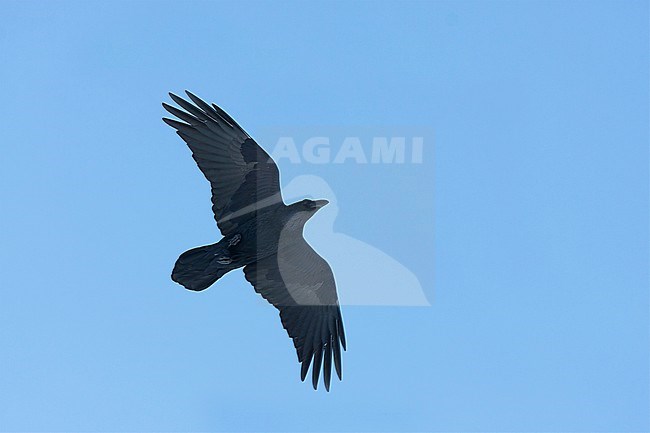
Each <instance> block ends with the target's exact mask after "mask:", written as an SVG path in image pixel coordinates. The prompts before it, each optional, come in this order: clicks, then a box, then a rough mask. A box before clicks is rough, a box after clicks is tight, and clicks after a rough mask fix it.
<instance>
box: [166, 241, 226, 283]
mask: <svg viewBox="0 0 650 433" xmlns="http://www.w3.org/2000/svg"><path fill="white" fill-rule="evenodd" d="M236 267H237V266H236V265H233V263H232V262H231V260H230V258H229V256H228V250H227V249H226V248H222V245H221V244H212V245H206V246H203V247H197V248H192V249H191V250H189V251H185V252H184V253H183V254H181V256H180V257H179V258H178V260H176V264H175V265H174V270H173V271H172V280H174V281H176V282H177V283H178V284H180V285H182V286H184V287H185V288H186V289H189V290H194V291H201V290H205V289H207V288H208V287H210V286H211V285H212V284H214V282H215V281H217V280H218V279H219V278H221V277H222V276H224V275H225V274H226V273H228V272H229V271H231V270H233V269H235V268H236Z"/></svg>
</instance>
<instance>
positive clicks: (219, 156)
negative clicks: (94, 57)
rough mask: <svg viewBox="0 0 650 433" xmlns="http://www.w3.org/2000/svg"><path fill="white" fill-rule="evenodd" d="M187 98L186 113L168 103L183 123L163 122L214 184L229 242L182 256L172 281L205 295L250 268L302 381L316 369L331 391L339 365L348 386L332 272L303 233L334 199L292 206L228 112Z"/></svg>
mask: <svg viewBox="0 0 650 433" xmlns="http://www.w3.org/2000/svg"><path fill="white" fill-rule="evenodd" d="M186 93H187V95H188V96H189V98H190V99H191V101H192V102H193V103H191V102H189V101H187V100H185V99H183V98H181V97H179V96H176V95H174V94H171V93H170V96H171V98H172V100H173V101H174V102H175V103H176V104H178V105H179V106H180V107H181V108H182V109H179V108H176V107H173V106H171V105H168V104H165V103H163V107H164V108H165V109H166V110H167V111H168V112H170V113H171V114H172V115H174V116H175V117H176V118H178V119H179V120H180V121H178V120H173V119H168V118H163V120H164V121H165V123H167V124H168V125H169V126H171V127H173V128H175V129H176V132H177V134H178V135H179V136H180V137H181V138H182V139H183V140H184V141H185V143H187V145H188V146H189V148H190V150H191V151H192V157H193V158H194V160H195V161H196V163H197V165H198V166H199V169H200V170H201V172H203V174H204V175H205V177H206V178H207V179H208V181H209V182H210V186H211V187H212V211H213V212H214V216H215V219H216V221H217V226H218V227H219V229H220V231H221V234H222V235H223V238H222V239H221V240H220V241H219V242H217V243H216V244H212V245H206V246H203V247H198V248H193V249H191V250H189V251H186V252H185V253H183V254H181V256H180V257H179V258H178V260H177V261H176V264H175V266H174V270H173V271H172V279H173V280H174V281H175V282H177V283H179V284H181V285H183V286H184V287H186V288H187V289H190V290H195V291H199V290H204V289H207V288H208V287H210V286H211V285H212V284H213V283H214V282H215V281H217V280H218V279H219V278H220V277H222V276H223V275H225V274H226V273H227V272H229V271H231V270H233V269H238V268H243V270H244V275H245V277H246V280H248V281H249V282H250V283H251V284H252V285H253V287H254V288H255V291H256V292H257V293H259V294H260V295H262V296H263V297H264V299H266V300H267V301H268V302H270V303H271V304H272V305H273V306H275V307H276V308H277V309H278V310H279V312H280V319H281V322H282V326H283V327H284V328H285V329H286V330H287V333H288V334H289V336H290V337H291V339H292V340H293V343H294V346H295V348H296V351H297V353H298V360H299V362H301V363H302V366H301V372H300V377H301V379H302V380H303V381H304V380H305V378H306V376H307V373H308V370H309V367H310V365H311V368H312V384H313V386H314V389H316V388H317V386H318V380H319V377H320V372H321V367H322V370H323V382H324V383H325V388H326V389H327V390H328V391H329V387H330V378H331V368H332V358H333V360H334V369H335V370H336V374H337V375H338V377H339V379H341V374H342V373H341V347H343V350H345V333H344V331H343V321H342V318H341V310H340V308H339V302H338V297H337V294H336V284H335V281H334V275H333V274H332V270H331V269H330V267H329V265H328V263H327V262H326V261H325V260H324V259H323V258H322V257H320V256H319V255H318V254H317V253H316V251H314V250H313V249H312V248H311V246H309V244H308V243H307V241H306V240H305V239H304V237H303V234H302V233H303V227H304V225H305V223H306V222H307V221H308V220H309V218H311V217H312V216H313V215H314V214H315V213H316V211H317V210H318V209H320V208H321V207H322V206H324V205H326V204H327V200H309V199H305V200H302V201H299V202H296V203H293V204H290V205H286V204H285V203H284V201H283V199H282V193H281V190H280V173H279V171H278V167H277V165H276V164H275V162H274V161H273V159H272V158H271V157H270V156H269V155H268V154H267V153H266V152H265V151H264V149H262V148H261V147H260V146H259V145H258V144H257V143H256V142H255V141H254V140H253V139H252V138H251V137H250V136H249V135H248V134H247V133H246V132H245V131H244V130H243V129H242V128H241V127H240V126H239V125H238V124H237V122H235V121H234V120H233V119H232V117H230V116H229V115H228V114H227V113H226V112H225V111H223V110H222V109H221V108H219V107H218V106H216V105H214V104H212V105H209V104H207V103H205V102H204V101H202V100H201V99H199V98H198V97H196V96H195V95H193V94H192V93H190V92H186Z"/></svg>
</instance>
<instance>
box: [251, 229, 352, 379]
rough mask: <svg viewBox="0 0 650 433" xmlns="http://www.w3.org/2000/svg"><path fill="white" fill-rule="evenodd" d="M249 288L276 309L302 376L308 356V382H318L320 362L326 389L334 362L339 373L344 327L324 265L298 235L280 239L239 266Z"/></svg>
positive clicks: (306, 365)
mask: <svg viewBox="0 0 650 433" xmlns="http://www.w3.org/2000/svg"><path fill="white" fill-rule="evenodd" d="M244 274H245V275H246V279H247V280H248V281H249V282H250V283H251V284H252V285H253V287H255V291H256V292H258V293H259V294H261V295H262V296H263V297H264V299H266V300H267V301H269V302H270V303H271V304H273V306H275V307H276V308H277V309H278V310H280V319H281V320H282V326H284V329H286V330H287V333H288V334H289V336H290V337H291V338H292V339H293V344H294V346H295V347H296V351H297V352H298V361H299V362H301V363H302V368H301V374H300V376H301V379H302V380H305V377H306V376H307V371H308V370H309V366H310V364H311V363H312V360H313V366H312V385H313V386H314V389H316V388H317V387H318V379H319V376H320V371H321V365H322V367H323V382H324V383H325V388H326V389H327V390H328V391H329V387H330V378H331V373H332V359H334V368H335V369H336V373H337V375H338V377H339V379H341V346H342V347H343V350H345V333H344V331H343V321H342V319H341V310H340V308H339V303H338V297H337V295H336V284H335V282H334V275H333V274H332V270H331V269H330V267H329V265H328V264H327V262H326V261H325V259H323V258H322V257H321V256H319V255H318V254H317V253H316V251H314V250H313V249H312V248H311V246H309V244H308V243H307V242H306V241H305V240H304V239H303V238H302V236H297V237H294V238H293V239H283V240H282V241H281V242H280V243H279V246H278V253H277V254H275V255H273V256H270V257H267V258H265V259H262V260H259V261H258V262H256V263H253V264H250V265H247V266H246V267H244Z"/></svg>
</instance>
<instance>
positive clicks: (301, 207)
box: [291, 198, 329, 220]
mask: <svg viewBox="0 0 650 433" xmlns="http://www.w3.org/2000/svg"><path fill="white" fill-rule="evenodd" d="M327 203H329V201H327V200H310V199H308V198H306V199H304V200H301V201H299V202H296V203H294V204H292V205H291V208H292V210H293V211H294V212H296V213H300V214H302V215H304V216H305V217H306V218H305V219H306V220H307V219H309V218H311V217H312V216H313V215H314V214H315V213H316V211H317V210H318V209H320V208H322V207H323V206H325V205H326V204H327Z"/></svg>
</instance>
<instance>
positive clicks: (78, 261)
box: [0, 1, 650, 432]
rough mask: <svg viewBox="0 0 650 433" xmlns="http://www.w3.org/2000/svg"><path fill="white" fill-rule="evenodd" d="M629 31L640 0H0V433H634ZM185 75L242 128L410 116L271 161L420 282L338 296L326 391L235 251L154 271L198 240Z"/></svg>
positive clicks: (643, 172)
mask: <svg viewBox="0 0 650 433" xmlns="http://www.w3.org/2000/svg"><path fill="white" fill-rule="evenodd" d="M648 36H649V34H648V2H644V1H626V2H603V1H590V2H584V1H566V2H559V1H480V2H470V1H457V2H444V1H440V2H419V3H416V2H394V3H379V2H377V3H370V2H356V3H351V4H348V3H343V2H339V3H298V2H294V3H287V4H284V5H278V4H274V3H271V2H259V3H242V4H238V5H237V6H236V7H235V6H232V5H230V4H227V3H216V2H196V3H191V2H182V3H181V2H173V3H159V2H133V3H129V2H103V3H100V2H79V3H76V2H8V1H5V2H3V3H2V14H1V16H0V65H2V67H0V83H2V104H1V105H0V119H1V120H0V126H1V127H2V134H3V140H2V159H1V160H0V164H1V166H2V170H1V171H0V191H1V194H2V195H1V197H2V212H1V213H0V227H2V229H0V244H1V245H2V248H0V272H1V276H2V290H1V291H0V430H5V431H43V430H47V431H79V430H83V431H174V430H183V431H591V432H593V431H620V432H627V431H648V430H650V425H649V421H648V420H649V419H650V417H649V415H650V414H649V409H648V408H649V403H650V402H649V400H650V399H649V391H648V385H649V373H648V358H649V353H648V352H649V345H648V341H649V338H648V337H649V321H648V319H649V310H648V263H649V260H648V258H649V257H648V254H649V250H648V245H649V244H648V235H649V233H648V217H649V215H648V210H649V209H648V200H649V194H648V192H649V191H648V174H649V173H648V138H649V137H648V118H649V110H648V97H649V94H648V63H649V58H648V56H649V53H650V50H649V49H648ZM184 89H190V90H192V91H193V92H195V93H196V94H198V95H200V96H202V97H204V98H205V99H208V100H211V101H214V102H216V103H218V104H220V105H221V106H222V107H224V108H225V109H226V110H228V111H229V113H230V114H231V115H232V116H233V117H235V118H236V119H237V120H238V121H239V122H240V123H241V124H242V126H243V127H244V128H245V129H246V130H247V131H248V132H249V133H250V134H251V135H253V136H254V137H259V138H260V142H261V144H262V145H264V146H267V147H268V146H272V144H273V143H269V142H265V141H263V140H262V137H267V138H269V137H272V136H273V135H272V133H271V131H277V130H278V128H279V129H280V130H282V131H283V132H282V133H284V134H291V133H292V132H291V131H294V132H295V131H302V132H301V133H306V134H308V135H309V134H313V135H314V136H317V135H319V134H322V133H323V131H333V130H336V131H339V132H340V131H344V134H346V135H351V136H353V135H355V134H357V133H359V132H358V131H362V130H364V131H367V130H368V129H367V128H370V130H372V128H383V129H381V130H382V131H407V132H406V134H408V133H409V132H408V131H419V130H422V129H424V130H427V131H433V132H432V134H430V135H427V136H426V140H425V142H424V150H423V159H422V163H421V164H410V163H405V164H374V165H373V164H365V165H364V164H357V163H354V162H352V161H346V162H345V163H343V164H320V165H319V164H310V163H302V164H293V163H290V162H289V161H287V160H283V161H280V169H281V172H282V182H283V184H285V185H287V184H289V183H290V182H291V181H292V180H293V179H296V178H298V177H299V176H316V177H318V178H320V179H321V180H322V181H324V182H325V184H326V185H327V187H328V188H329V190H331V193H332V194H334V196H335V197H336V206H337V213H336V215H335V220H333V226H332V230H333V231H334V232H335V233H336V234H337V236H339V237H338V238H336V239H344V238H345V239H354V240H356V241H359V242H360V243H363V244H364V245H369V246H371V247H372V248H374V249H376V250H378V251H381V252H383V253H385V254H386V255H387V256H389V257H390V258H391V259H393V260H395V262H398V263H400V264H402V265H403V266H404V267H405V268H407V269H408V271H409V272H411V273H412V274H413V275H415V276H416V277H417V280H418V282H419V284H420V285H421V287H422V290H423V293H424V295H425V296H426V297H427V299H428V300H429V301H430V303H431V306H429V307H397V306H345V307H344V309H343V314H344V319H345V325H346V330H347V334H348V342H349V348H348V352H346V353H345V354H344V360H343V362H344V367H343V368H344V380H343V382H338V381H337V382H335V383H334V384H333V386H332V392H330V393H329V394H328V393H325V392H323V390H319V392H314V391H313V390H312V389H311V388H310V386H309V385H307V384H303V383H300V381H299V365H298V363H297V362H296V356H295V353H294V352H293V348H292V344H291V342H290V341H289V339H288V338H287V337H286V335H285V332H284V330H283V329H282V328H281V327H280V324H279V320H278V318H277V313H276V311H275V310H274V309H273V308H272V307H271V306H270V305H268V304H266V303H265V302H264V301H263V300H261V299H260V298H259V296H258V295H256V294H255V293H254V291H253V289H252V288H251V287H250V286H249V285H248V284H247V283H246V281H245V280H244V279H243V277H242V275H241V272H233V273H231V274H229V275H227V276H226V277H224V278H223V279H222V280H221V281H219V282H218V284H216V285H215V286H214V287H213V288H211V289H210V290H208V291H206V292H203V293H199V294H196V293H190V292H188V291H185V290H184V289H182V288H181V287H180V286H178V285H175V284H174V283H173V282H172V281H171V280H170V278H169V274H170V271H171V267H172V265H173V263H174V261H175V260H176V258H177V256H178V255H179V254H180V253H181V252H183V251H184V250H186V249H188V248H190V247H193V246H197V245H201V244H207V243H212V242H214V241H216V240H217V239H218V237H219V234H218V232H217V230H216V226H215V224H214V221H213V220H212V216H211V214H210V205H209V188H208V185H207V183H206V182H205V180H204V179H203V178H202V176H201V174H200V173H199V171H198V169H197V168H196V166H195V164H194V162H193V161H192V159H191V157H190V154H189V152H188V150H187V149H186V147H185V145H184V143H183V142H182V141H181V140H180V139H179V138H178V137H177V136H176V135H175V134H174V133H173V132H172V130H171V129H170V128H169V127H167V126H166V125H164V124H163V123H162V122H161V121H160V117H162V116H163V115H164V110H163V109H162V107H161V106H160V103H161V102H162V101H167V100H168V97H167V95H166V94H167V92H168V91H174V92H177V93H180V92H182V91H183V90H184ZM363 128H366V129H363ZM377 130H379V129H377ZM286 131H288V132H286ZM310 131H313V132H310ZM391 133H392V134H402V132H389V134H391ZM359 134H361V133H359ZM269 139H270V138H269ZM270 140H271V141H273V140H272V139H270ZM337 146H338V144H336V143H334V144H333V145H332V147H333V149H336V148H337ZM302 193H305V192H304V191H303V192H302ZM317 217H318V216H317ZM317 217H316V218H317ZM314 224H315V225H314V227H317V225H316V224H317V223H316V222H315V223H314ZM324 238H328V237H327V236H325V237H323V236H321V237H320V238H318V239H321V240H322V239H324ZM314 239H317V237H315V238H314ZM334 246H336V245H335V244H334ZM315 247H316V248H317V249H318V248H319V245H318V244H317V243H316V245H315ZM329 247H330V248H331V247H332V245H329ZM346 254H348V255H349V250H346V249H342V251H340V255H341V256H342V257H345V255H346ZM354 260H355V257H353V256H350V257H349V262H350V263H351V264H350V265H348V266H354V263H356V262H354ZM341 266H343V265H341ZM334 271H335V273H336V269H334ZM362 271H365V272H368V270H367V269H363V270H360V272H362ZM341 290H342V291H343V290H350V289H349V288H344V287H341ZM395 290H400V288H399V287H396V288H395Z"/></svg>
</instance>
